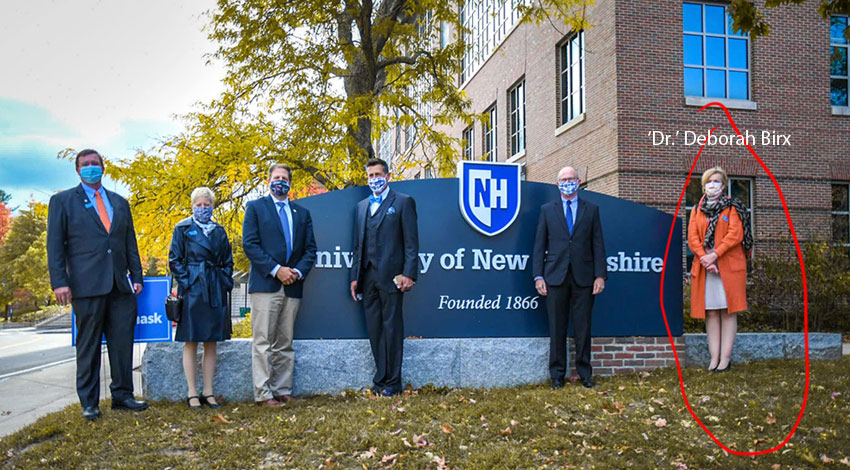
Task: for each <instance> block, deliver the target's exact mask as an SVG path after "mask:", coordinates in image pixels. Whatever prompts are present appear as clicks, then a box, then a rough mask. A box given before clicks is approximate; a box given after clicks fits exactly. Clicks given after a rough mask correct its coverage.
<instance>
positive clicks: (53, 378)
mask: <svg viewBox="0 0 850 470" xmlns="http://www.w3.org/2000/svg"><path fill="white" fill-rule="evenodd" d="M144 346H145V345H143V344H141V345H137V346H136V347H134V348H133V368H134V369H133V389H134V390H135V392H136V394H137V395H140V394H141V390H142V374H141V372H139V370H140V369H141V368H140V365H141V358H142V354H143V353H144ZM103 349H104V351H103V357H102V358H101V371H100V398H101V400H104V399H108V398H109V359H108V358H107V355H106V347H105V346H104V348H103ZM76 373H77V365H76V363H75V362H74V361H71V362H68V363H65V364H60V365H58V366H53V367H50V368H47V369H42V370H38V371H35V372H30V373H27V374H22V375H17V376H14V377H9V378H8V379H6V380H3V381H0V397H4V398H3V403H2V404H0V437H3V436H6V435H8V434H12V433H13V432H15V431H17V430H19V429H21V428H24V427H26V426H29V425H30V424H32V423H34V422H36V420H38V419H39V418H41V417H42V416H44V415H46V414H49V413H52V412H54V411H59V410H61V409H63V408H65V407H66V406H69V405H74V406H76V407H77V408H79V401H78V400H77V389H76V386H75V383H76ZM102 407H103V404H102V403H101V409H102ZM80 419H82V418H80Z"/></svg>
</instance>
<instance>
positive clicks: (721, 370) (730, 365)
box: [712, 361, 732, 374]
mask: <svg viewBox="0 0 850 470" xmlns="http://www.w3.org/2000/svg"><path fill="white" fill-rule="evenodd" d="M730 370H732V361H729V364H726V368H725V369H721V368H719V367H717V368H716V369H714V370H713V371H712V372H713V373H715V374H722V373H723V372H729V371H730Z"/></svg>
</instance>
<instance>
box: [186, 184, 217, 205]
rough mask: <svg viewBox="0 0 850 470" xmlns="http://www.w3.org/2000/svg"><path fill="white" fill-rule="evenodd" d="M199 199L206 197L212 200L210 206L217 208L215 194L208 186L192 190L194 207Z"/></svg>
mask: <svg viewBox="0 0 850 470" xmlns="http://www.w3.org/2000/svg"><path fill="white" fill-rule="evenodd" d="M199 197H205V198H207V199H209V200H210V204H212V206H213V207H215V194H214V193H213V192H212V189H210V188H208V187H206V186H200V187H198V188H195V189H193V190H192V206H194V205H195V201H196V200H197V199H198V198H199Z"/></svg>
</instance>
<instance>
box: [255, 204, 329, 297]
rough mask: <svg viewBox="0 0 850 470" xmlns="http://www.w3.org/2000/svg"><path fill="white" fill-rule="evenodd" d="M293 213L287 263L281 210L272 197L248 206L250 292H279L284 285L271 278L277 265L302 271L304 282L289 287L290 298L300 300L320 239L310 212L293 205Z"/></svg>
mask: <svg viewBox="0 0 850 470" xmlns="http://www.w3.org/2000/svg"><path fill="white" fill-rule="evenodd" d="M289 208H290V210H291V211H292V254H290V255H289V261H288V262H287V261H284V254H285V252H286V242H285V238H284V235H283V227H282V226H281V224H280V216H279V215H278V212H277V206H276V205H275V203H274V202H273V201H272V197H271V196H266V197H262V198H260V199H257V200H255V201H251V202H249V203H248V205H247V207H246V208H245V220H244V221H243V222H242V248H243V249H244V250H245V255H246V256H247V257H248V259H249V260H251V275H250V277H249V278H248V292H277V291H278V290H280V286H281V282H280V281H279V280H278V279H277V278H276V277H274V276H272V275H271V272H272V269H274V267H275V265H277V264H279V265H281V266H287V267H290V268H294V269H297V270H299V271H301V276H302V277H301V279H299V280H297V281H295V282H294V283H292V284H290V285H288V286H285V287H284V292H285V293H286V296H287V297H293V298H296V299H300V298H301V296H302V295H303V292H304V280H305V279H307V274H308V273H309V272H310V269H312V268H313V264H314V263H315V262H316V238H315V237H314V236H313V219H312V218H311V217H310V211H308V210H307V209H305V208H303V207H301V206H299V205H298V204H295V203H294V202H292V201H289Z"/></svg>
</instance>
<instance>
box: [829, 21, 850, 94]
mask: <svg viewBox="0 0 850 470" xmlns="http://www.w3.org/2000/svg"><path fill="white" fill-rule="evenodd" d="M847 21H848V20H847V17H846V16H833V17H832V18H831V19H830V27H829V44H830V48H831V49H830V51H831V53H832V54H831V56H832V66H831V67H830V75H829V78H830V80H829V81H830V101H832V105H833V106H848V102H847V89H848V79H850V76H848V70H847V53H848V41H847V38H846V37H845V36H844V31H845V30H846V29H847Z"/></svg>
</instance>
